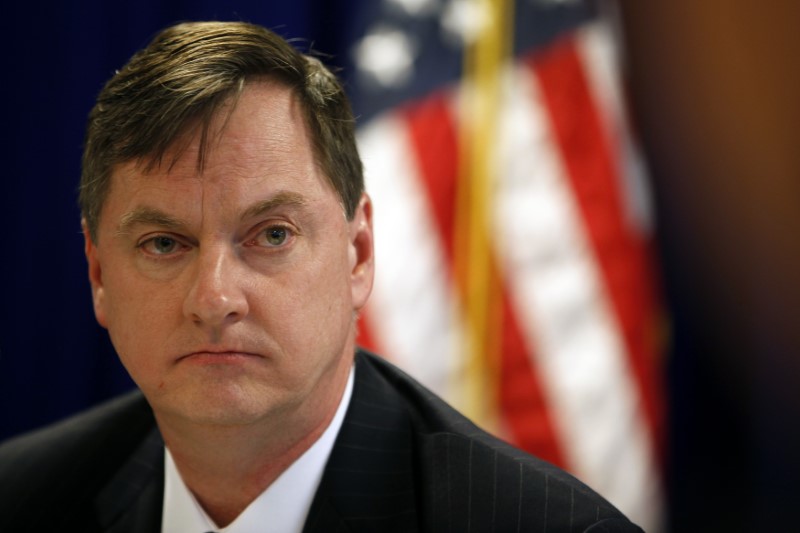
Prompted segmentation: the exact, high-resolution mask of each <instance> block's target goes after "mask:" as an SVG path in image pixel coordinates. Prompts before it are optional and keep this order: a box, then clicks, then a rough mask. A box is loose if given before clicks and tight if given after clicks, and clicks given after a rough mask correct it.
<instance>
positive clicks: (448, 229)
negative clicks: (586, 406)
mask: <svg viewBox="0 0 800 533" xmlns="http://www.w3.org/2000/svg"><path fill="white" fill-rule="evenodd" d="M403 116H404V117H405V120H406V122H407V125H408V129H409V132H410V138H411V144H412V146H413V148H414V154H413V155H414V156H415V157H416V160H417V166H418V168H419V171H420V177H421V180H422V185H423V187H424V189H425V191H426V192H427V200H428V204H429V205H430V208H431V213H433V216H434V219H435V221H436V224H437V225H438V230H439V232H440V235H441V238H442V242H443V243H444V246H445V255H446V257H447V260H448V271H449V274H450V279H451V280H452V279H453V272H452V269H453V253H454V251H453V242H454V236H455V227H454V223H455V209H456V184H457V180H458V161H459V154H458V150H459V148H458V137H457V133H456V129H455V126H454V124H453V122H454V120H453V117H452V115H451V112H450V102H449V100H448V95H447V94H446V93H438V94H434V95H432V96H431V97H429V98H427V99H425V100H423V101H420V102H417V103H415V104H413V105H410V106H408V107H407V108H406V109H405V110H404V113H403ZM502 291H503V302H502V306H503V313H504V314H503V331H502V353H501V364H500V385H499V391H498V394H499V404H500V408H501V410H502V413H501V416H502V418H503V420H504V421H505V423H506V424H507V426H508V427H509V428H510V430H511V433H512V435H513V437H514V440H515V444H516V445H517V446H519V447H521V448H523V449H525V450H527V451H529V452H531V453H534V454H536V455H538V456H539V457H541V458H543V459H545V460H548V461H550V462H553V463H555V464H559V465H563V464H564V461H563V455H562V453H561V449H560V447H559V443H558V439H557V437H556V433H555V430H554V428H553V424H552V421H551V419H550V412H549V409H548V408H547V403H546V401H545V398H544V395H543V393H542V388H541V385H540V383H539V377H538V375H537V373H536V372H535V370H534V368H533V367H532V365H531V360H532V359H531V357H530V356H529V354H528V352H527V348H526V345H525V342H524V340H523V337H522V333H521V331H520V329H519V327H518V325H517V320H516V317H515V316H514V315H513V306H512V305H511V302H510V298H509V297H508V294H507V291H506V289H505V288H503V289H502Z"/></svg>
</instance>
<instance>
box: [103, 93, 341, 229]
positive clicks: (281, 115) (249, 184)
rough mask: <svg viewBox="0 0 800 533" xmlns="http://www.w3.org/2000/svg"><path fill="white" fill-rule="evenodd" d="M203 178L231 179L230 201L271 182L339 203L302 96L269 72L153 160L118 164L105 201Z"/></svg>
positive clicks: (178, 188) (185, 186)
mask: <svg viewBox="0 0 800 533" xmlns="http://www.w3.org/2000/svg"><path fill="white" fill-rule="evenodd" d="M199 184H202V188H204V189H206V190H208V189H209V187H212V186H216V187H222V188H223V189H225V188H226V187H228V190H227V194H226V195H225V197H226V200H230V201H238V199H237V195H238V196H248V195H252V194H254V193H258V192H259V191H260V190H261V189H263V188H264V187H267V188H273V189H285V190H286V189H288V190H292V189H294V190H299V191H302V192H303V194H308V195H311V196H312V197H314V196H319V195H320V194H321V193H326V194H325V196H329V194H327V193H331V192H332V193H333V194H334V196H335V197H336V201H337V203H340V202H339V201H338V195H337V194H335V191H333V188H332V186H331V185H330V182H329V180H327V179H325V178H324V177H323V174H322V172H321V171H320V170H319V167H318V165H317V162H316V158H315V154H314V148H313V142H312V139H311V136H310V134H309V131H308V126H307V124H306V120H305V115H304V112H303V110H302V108H301V104H300V102H299V99H298V98H297V97H296V96H295V94H294V92H293V91H292V89H290V88H289V87H287V86H285V85H283V84H281V83H278V82H274V81H269V80H262V81H258V82H252V83H249V84H248V85H247V86H245V88H244V89H243V90H242V92H241V94H240V95H239V96H238V97H237V98H235V99H230V100H229V101H228V102H226V103H225V104H224V105H223V106H222V107H220V109H219V110H217V112H216V113H215V114H214V116H213V117H212V119H211V121H210V122H209V124H208V128H207V131H206V132H205V133H204V132H203V131H202V130H201V129H200V128H199V127H198V128H194V130H192V131H190V132H188V133H187V134H186V135H185V136H184V137H182V138H180V139H178V140H176V142H174V143H173V145H172V146H171V147H170V149H169V150H168V151H167V153H165V154H164V157H163V158H161V159H160V160H158V161H156V162H154V163H153V164H152V165H148V162H147V161H138V162H137V161H129V162H125V163H122V164H119V165H117V166H116V167H114V169H113V172H112V176H111V189H110V191H109V196H108V198H107V202H106V203H109V202H113V203H115V204H116V203H118V201H119V196H120V195H124V196H129V197H131V196H136V195H137V194H143V193H145V192H148V191H149V192H151V193H152V192H153V190H161V191H162V192H164V193H165V194H166V195H169V194H175V193H180V192H190V191H192V190H193V189H195V188H197V187H198V185H199ZM131 199H133V198H131ZM312 199H313V198H312ZM252 200H253V201H255V200H257V198H252ZM104 210H105V209H104ZM101 220H102V217H101Z"/></svg>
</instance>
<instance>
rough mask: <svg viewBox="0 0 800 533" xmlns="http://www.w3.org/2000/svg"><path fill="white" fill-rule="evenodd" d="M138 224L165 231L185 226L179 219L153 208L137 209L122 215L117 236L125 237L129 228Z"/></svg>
mask: <svg viewBox="0 0 800 533" xmlns="http://www.w3.org/2000/svg"><path fill="white" fill-rule="evenodd" d="M139 224H149V225H153V226H161V227H163V228H166V229H176V228H179V227H184V226H186V223H185V222H184V221H182V220H181V219H179V218H175V217H173V216H170V215H168V214H166V213H164V212H163V211H160V210H158V209H155V208H153V207H137V208H136V209H134V210H133V211H130V212H128V213H125V214H124V215H122V218H121V219H120V221H119V226H118V227H117V235H125V234H127V233H129V232H130V230H131V228H133V227H134V226H137V225H139Z"/></svg>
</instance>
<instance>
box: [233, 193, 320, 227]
mask: <svg viewBox="0 0 800 533" xmlns="http://www.w3.org/2000/svg"><path fill="white" fill-rule="evenodd" d="M307 205H308V201H307V200H306V199H305V197H303V196H302V195H300V194H297V193H294V192H289V191H281V192H278V193H277V194H276V195H275V196H273V197H272V198H268V199H266V200H263V201H261V202H257V203H255V204H253V205H251V206H250V207H248V208H247V209H246V210H245V212H244V213H242V216H241V219H242V220H246V219H248V218H254V217H258V216H259V215H263V214H264V213H266V212H269V211H272V210H273V209H276V208H278V207H284V206H290V207H301V208H303V207H306V206H307Z"/></svg>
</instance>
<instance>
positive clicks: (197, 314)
mask: <svg viewBox="0 0 800 533" xmlns="http://www.w3.org/2000/svg"><path fill="white" fill-rule="evenodd" d="M238 263H239V260H238V258H237V257H236V254H235V252H234V251H233V250H231V249H229V248H227V247H225V246H222V245H220V246H215V247H209V248H207V249H198V256H197V259H196V262H195V265H194V269H193V271H192V273H191V275H192V276H193V277H192V279H191V284H190V287H189V291H188V292H187V294H186V299H185V300H184V304H183V312H184V315H185V316H186V317H187V318H188V319H190V320H191V321H192V322H194V323H195V324H196V325H198V326H200V327H202V328H206V329H209V330H210V331H212V332H213V333H214V334H216V333H218V332H219V331H220V329H221V328H224V327H225V326H227V325H231V324H234V323H236V322H239V321H240V320H242V319H243V318H244V317H245V316H247V313H248V311H249V308H248V303H247V296H246V294H245V291H244V285H245V279H244V273H243V272H242V269H241V266H240V265H239V264H238Z"/></svg>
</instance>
